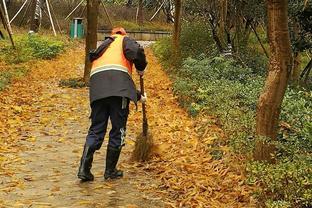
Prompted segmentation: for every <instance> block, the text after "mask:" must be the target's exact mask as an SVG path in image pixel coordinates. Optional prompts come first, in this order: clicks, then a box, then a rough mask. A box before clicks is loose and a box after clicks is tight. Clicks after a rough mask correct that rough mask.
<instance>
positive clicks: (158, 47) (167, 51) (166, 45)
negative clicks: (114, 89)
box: [152, 37, 173, 66]
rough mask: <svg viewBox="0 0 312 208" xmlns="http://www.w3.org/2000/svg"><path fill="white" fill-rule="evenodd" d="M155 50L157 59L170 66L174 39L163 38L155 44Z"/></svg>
mask: <svg viewBox="0 0 312 208" xmlns="http://www.w3.org/2000/svg"><path fill="white" fill-rule="evenodd" d="M152 47H153V50H154V51H155V55H156V56H157V58H158V59H159V60H160V61H161V62H162V63H163V64H164V65H167V66H168V65H169V64H170V63H171V60H172V58H173V57H172V54H173V50H172V39H171V37H166V38H162V39H161V40H159V41H157V42H156V43H155V44H153V46H152Z"/></svg>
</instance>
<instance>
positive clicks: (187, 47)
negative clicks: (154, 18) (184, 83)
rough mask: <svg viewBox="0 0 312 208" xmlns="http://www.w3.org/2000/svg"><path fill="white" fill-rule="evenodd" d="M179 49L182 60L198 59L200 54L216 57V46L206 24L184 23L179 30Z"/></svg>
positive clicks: (199, 22)
mask: <svg viewBox="0 0 312 208" xmlns="http://www.w3.org/2000/svg"><path fill="white" fill-rule="evenodd" d="M180 47H181V56H182V58H187V57H193V58H196V59H198V57H199V56H201V54H205V55H206V56H214V55H216V51H217V50H216V46H215V43H214V41H213V39H212V36H211V32H210V26H209V24H208V23H207V22H203V21H196V22H184V23H183V24H182V29H181V37H180Z"/></svg>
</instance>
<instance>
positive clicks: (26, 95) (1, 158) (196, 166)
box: [0, 48, 254, 208]
mask: <svg viewBox="0 0 312 208" xmlns="http://www.w3.org/2000/svg"><path fill="white" fill-rule="evenodd" d="M75 53H77V50H75V51H72V52H69V53H67V54H66V55H67V56H68V57H66V58H64V57H63V58H62V59H59V60H58V61H57V62H56V63H57V64H58V65H62V68H67V69H68V70H65V71H64V70H63V71H61V70H55V68H53V67H57V65H55V64H54V65H47V64H46V63H47V61H42V62H41V61H38V62H36V63H35V64H33V65H32V66H30V68H31V73H30V74H29V75H28V76H27V77H25V78H24V79H21V80H19V81H18V82H14V83H13V84H12V85H11V86H10V87H9V88H8V89H6V90H4V91H2V92H0V95H1V96H0V135H1V137H0V142H1V144H2V145H0V177H1V174H5V175H9V176H13V175H14V172H18V171H19V170H12V169H11V168H10V163H14V162H19V163H23V161H22V159H21V158H19V157H18V156H17V154H10V157H7V154H6V153H8V152H10V153H14V152H19V151H21V150H23V151H24V150H25V148H26V147H24V146H21V145H20V142H19V141H20V140H24V141H26V142H28V143H29V144H31V143H32V142H35V141H36V138H35V137H33V136H32V132H33V131H34V129H33V127H31V126H29V125H28V126H25V125H24V124H25V123H26V122H27V121H29V120H31V119H33V115H36V114H37V115H38V112H40V111H41V110H42V111H43V112H45V113H48V111H51V115H49V117H45V116H46V115H47V114H45V116H42V117H41V118H40V119H39V123H38V124H37V125H38V126H41V127H40V128H42V129H44V127H45V126H46V125H47V124H49V123H54V124H55V126H59V128H61V127H62V126H63V124H64V122H65V119H61V118H66V120H70V121H73V122H76V123H77V122H78V123H79V122H81V118H82V117H86V119H85V121H84V122H85V123H86V122H87V116H88V110H89V109H87V107H86V106H88V103H87V102H88V99H85V98H84V97H85V95H86V91H87V89H85V90H83V91H79V92H76V93H77V94H78V93H81V97H80V98H79V100H84V102H85V104H84V106H85V110H84V111H83V112H81V115H73V114H71V112H74V111H77V109H76V108H75V106H74V105H72V106H71V105H70V99H69V98H67V97H64V96H66V95H64V96H63V95H57V97H51V99H52V100H54V101H55V102H56V101H57V102H64V103H63V105H64V106H68V109H67V110H66V111H62V112H63V114H64V113H66V115H65V114H64V115H62V117H61V118H60V117H56V116H55V117H53V111H54V110H55V112H57V111H58V104H60V103H52V102H51V103H49V104H47V109H38V108H36V103H38V102H46V101H47V100H49V96H50V95H49V94H45V95H42V91H43V89H44V88H46V87H47V86H49V87H50V88H52V87H53V86H57V83H58V81H59V80H60V79H64V78H70V77H72V76H73V75H74V76H77V64H79V63H83V61H84V60H83V53H84V50H83V48H80V52H79V56H77V54H75ZM75 57H79V58H81V60H77V59H75ZM147 59H148V62H149V65H148V69H147V71H146V75H145V83H146V91H147V95H148V102H147V115H148V121H149V126H150V131H151V133H152V134H153V137H154V139H155V143H156V144H157V145H158V147H159V148H158V152H157V153H158V155H157V156H156V157H154V158H153V159H152V160H151V161H149V162H146V163H133V162H130V161H127V162H126V164H124V165H123V167H126V168H127V167H128V168H129V170H128V171H133V172H136V171H137V173H138V174H141V175H140V177H142V178H141V180H140V182H139V183H137V184H138V188H140V189H142V190H143V191H145V193H152V194H154V195H157V197H161V198H162V200H163V201H164V202H165V204H166V206H167V207H216V208H221V207H227V208H229V207H254V201H253V199H252V197H251V191H252V188H251V187H249V186H247V185H245V183H244V180H245V177H244V171H243V170H242V169H240V168H236V167H239V166H236V165H234V164H235V162H233V161H232V160H230V159H226V157H225V158H224V159H221V160H214V159H212V157H211V155H210V154H209V151H208V150H207V145H208V144H210V143H211V142H212V141H213V140H216V139H219V138H218V136H215V135H213V136H212V134H210V133H209V132H210V131H216V129H207V132H205V133H204V134H203V136H202V137H199V136H198V134H197V133H196V125H195V121H194V120H192V119H191V118H190V117H189V116H188V115H187V113H186V111H185V110H184V109H182V108H181V107H180V106H179V104H178V101H177V98H176V97H175V96H174V95H173V92H172V83H171V81H170V79H169V78H168V76H167V75H166V73H165V72H164V71H163V70H162V68H161V66H160V64H159V63H158V62H157V61H156V59H155V57H154V56H153V54H152V52H151V51H150V50H147ZM73 60H74V61H73ZM43 66H47V68H46V69H45V70H42V68H40V70H39V69H38V68H37V67H43ZM56 77H57V78H56ZM133 77H137V76H136V75H133ZM51 86H52V87H51ZM82 97H83V98H82ZM62 99H63V100H64V101H62ZM79 102H80V101H79ZM73 103H74V102H73ZM53 105H55V106H53ZM64 106H63V107H64ZM53 109H54V110H53ZM140 110H141V109H140V108H139V111H140ZM141 120H142V117H141V114H140V113H138V112H136V110H135V108H133V109H132V111H131V114H130V116H129V121H128V131H129V132H130V134H129V137H133V138H135V135H138V134H139V133H140V131H141V129H142V126H141V122H142V121H141ZM214 128H215V127H214ZM62 130H64V131H65V129H62ZM51 132H54V133H55V134H58V135H59V137H58V140H57V142H59V143H63V142H65V143H66V138H64V134H65V133H62V132H57V130H56V129H54V130H53V129H50V130H49V133H51ZM129 139H130V140H128V141H129V142H128V144H130V146H132V147H133V144H131V138H129ZM81 147H82V146H81ZM27 148H31V145H27ZM127 151H129V150H127ZM74 154H79V152H77V151H76V150H75V152H74ZM13 156H14V158H13ZM230 163H233V164H230ZM142 173H143V174H142ZM25 180H26V179H25ZM134 180H135V179H134ZM142 181H146V183H143V182H142ZM11 182H12V184H13V183H14V180H12V181H11ZM17 184H19V182H18V181H15V184H13V185H12V186H17ZM134 184H135V183H134ZM55 191H62V187H60V188H57V189H55ZM142 195H144V194H143V193H142ZM147 199H149V198H148V197H147ZM150 200H152V199H150ZM0 203H1V199H0ZM88 203H89V202H88ZM133 207H135V206H133Z"/></svg>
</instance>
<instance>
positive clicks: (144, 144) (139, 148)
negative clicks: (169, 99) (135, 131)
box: [133, 76, 154, 161]
mask: <svg viewBox="0 0 312 208" xmlns="http://www.w3.org/2000/svg"><path fill="white" fill-rule="evenodd" d="M140 88H141V93H142V95H144V80H143V77H142V76H140ZM142 112H143V132H142V133H141V134H140V135H138V136H137V138H136V141H135V148H134V151H133V159H134V160H136V161H146V160H148V159H150V158H151V155H152V149H153V146H154V143H153V137H152V135H151V134H150V133H149V132H148V124H147V117H146V104H145V103H142Z"/></svg>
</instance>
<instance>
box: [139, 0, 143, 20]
mask: <svg viewBox="0 0 312 208" xmlns="http://www.w3.org/2000/svg"><path fill="white" fill-rule="evenodd" d="M143 19H144V17H143V0H139V11H138V24H139V25H143V22H144V20H143Z"/></svg>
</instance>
